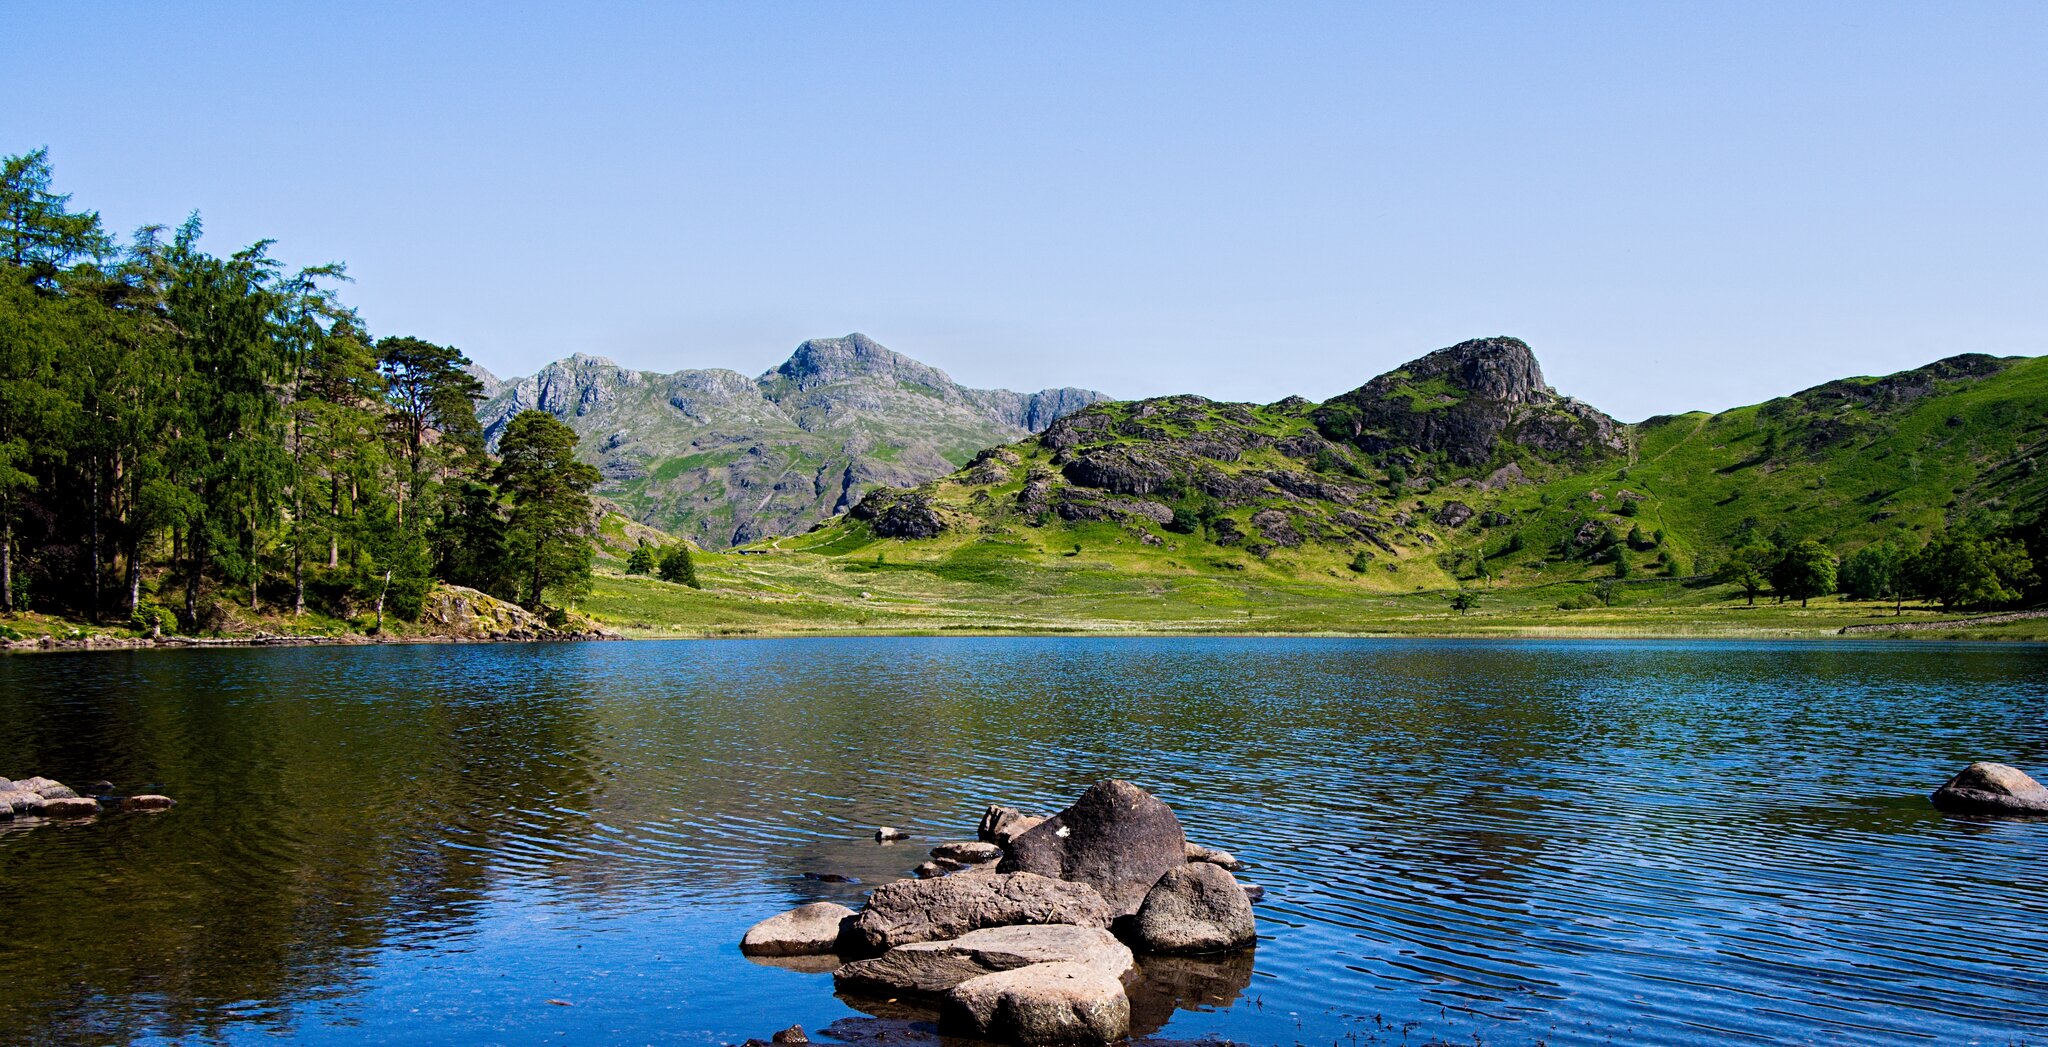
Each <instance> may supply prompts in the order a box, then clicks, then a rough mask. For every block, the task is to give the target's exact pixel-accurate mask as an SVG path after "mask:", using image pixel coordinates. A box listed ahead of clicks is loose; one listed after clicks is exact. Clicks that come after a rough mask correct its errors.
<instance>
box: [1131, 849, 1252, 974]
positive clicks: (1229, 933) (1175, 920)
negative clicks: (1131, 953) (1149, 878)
mask: <svg viewBox="0 0 2048 1047" xmlns="http://www.w3.org/2000/svg"><path fill="white" fill-rule="evenodd" d="M1132 933H1133V934H1134V935H1135V936H1136V937H1137V941H1138V944H1139V946H1141V947H1142V948H1145V949H1147V950H1150V951H1152V952H1163V953H1204V952H1225V951H1228V950H1231V949H1242V948H1244V947H1245V946H1247V945H1250V944H1251V943H1252V941H1253V940H1254V939H1255V938H1256V937H1257V928H1256V926H1255V924H1254V921H1253V918H1252V903H1251V899H1250V898H1247V897H1246V896H1245V892H1244V888H1242V887H1239V886H1238V884H1237V878H1236V877H1234V876H1232V875H1230V871H1229V870H1227V869H1224V868H1223V867H1221V866H1217V865H1210V864H1208V863H1207V862H1191V863H1188V864H1186V865H1182V866H1180V867H1179V868H1177V869H1174V870H1172V871H1171V872H1168V873H1167V874H1166V875H1165V876H1162V877H1160V878H1159V883H1158V884H1157V885H1156V886H1154V887H1153V888H1152V891H1151V893H1149V894H1147V895H1146V896H1145V904H1144V905H1143V906H1142V907H1140V908H1139V909H1138V917H1137V919H1136V920H1134V921H1133V922H1132Z"/></svg>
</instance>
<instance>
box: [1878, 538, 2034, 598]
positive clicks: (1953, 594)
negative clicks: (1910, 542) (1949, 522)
mask: <svg viewBox="0 0 2048 1047" xmlns="http://www.w3.org/2000/svg"><path fill="white" fill-rule="evenodd" d="M1906 575H1907V578H1908V580H1909V584H1910V586H1911V588H1912V590H1913V592H1914V593H1915V594H1916V595H1919V596H1923V597H1926V598H1928V599H1931V600H1938V601H1940V602H1941V606H1942V608H1943V609H1944V610H1951V609H1954V608H1957V607H1993V606H1997V605H1999V604H2005V603H2012V602H2014V601H2016V600H2018V599H2020V597H2021V596H2022V594H2024V593H2025V592H2026V590H2027V587H2028V586H2030V585H2032V584H2034V581H2035V578H2034V564H2033V560H2032V559H2031V558H2030V557H2029V556H2028V555H2027V551H2026V548H2025V547H2024V546H2022V545H2021V544H2020V543H2018V542H2016V541H2013V540H2012V539H2010V538H2002V537H2000V538H1981V537H1977V536H1973V535H1969V534H1965V533H1962V532H1960V531H1958V530H1957V529H1955V528H1953V527H1951V528H1948V529H1946V530H1943V531H1942V532H1941V533H1939V534H1937V535H1935V536H1934V537H1933V538H1932V539H1930V540H1929V541H1928V543H1927V544H1926V545H1925V546H1924V547H1922V548H1921V549H1920V551H1919V552H1917V553H1914V554H1913V556H1912V558H1911V559H1910V560H1909V561H1908V562H1907V565H1906Z"/></svg>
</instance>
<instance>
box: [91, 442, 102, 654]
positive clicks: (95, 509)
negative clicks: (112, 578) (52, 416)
mask: <svg viewBox="0 0 2048 1047" xmlns="http://www.w3.org/2000/svg"><path fill="white" fill-rule="evenodd" d="M88 515H90V516H91V517H92V620H93V621H94V622H98V621H99V620H100V469H99V460H98V459H97V458H95V459H94V460H93V468H92V509H91V510H90V511H89V514H88Z"/></svg>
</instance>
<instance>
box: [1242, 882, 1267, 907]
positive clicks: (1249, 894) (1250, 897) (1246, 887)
mask: <svg viewBox="0 0 2048 1047" xmlns="http://www.w3.org/2000/svg"><path fill="white" fill-rule="evenodd" d="M1237 886H1238V887H1239V888H1240V889H1241V890H1243V891H1244V898H1245V900H1246V901H1248V902H1257V901H1260V900H1263V899H1264V898H1265V897H1266V889H1265V888H1264V887H1262V886H1260V885H1258V884H1256V883H1246V882H1245V881H1243V880H1239V881H1237Z"/></svg>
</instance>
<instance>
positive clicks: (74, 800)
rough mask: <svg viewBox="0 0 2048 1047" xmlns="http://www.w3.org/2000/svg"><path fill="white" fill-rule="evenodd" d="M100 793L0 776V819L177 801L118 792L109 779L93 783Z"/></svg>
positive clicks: (81, 814) (78, 814) (157, 807)
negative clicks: (86, 793) (89, 792)
mask: <svg viewBox="0 0 2048 1047" xmlns="http://www.w3.org/2000/svg"><path fill="white" fill-rule="evenodd" d="M93 786H94V787H93V792H95V793H96V794H97V795H93V796H80V795H79V794H78V792H77V791H76V790H74V789H72V788H71V787H70V786H68V785H65V784H64V783H63V782H59V781H54V780H52V779H49V778H23V779H21V780H19V781H12V780H9V779H6V778H0V821H13V820H14V819H16V818H91V817H93V816H94V815H97V814H99V813H100V812H102V811H109V810H112V811H167V810H170V808H171V807H172V805H173V804H175V803H176V801H174V800H172V799H171V798H170V797H168V796H157V795H155V794H144V795H140V796H115V795H112V793H113V789H114V787H113V785H112V783H109V782H95V783H93Z"/></svg>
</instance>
